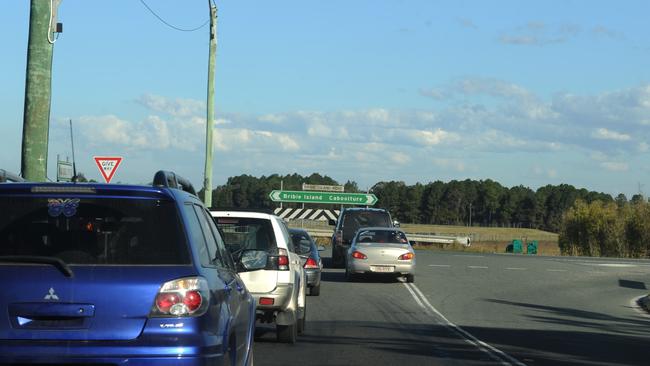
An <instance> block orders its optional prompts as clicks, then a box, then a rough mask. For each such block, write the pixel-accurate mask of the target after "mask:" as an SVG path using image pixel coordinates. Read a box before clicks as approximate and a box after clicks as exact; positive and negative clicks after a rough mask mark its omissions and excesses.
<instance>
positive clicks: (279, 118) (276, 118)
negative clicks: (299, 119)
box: [258, 114, 286, 123]
mask: <svg viewBox="0 0 650 366" xmlns="http://www.w3.org/2000/svg"><path fill="white" fill-rule="evenodd" d="M258 119H259V120H260V121H262V122H270V123H282V122H284V121H285V120H286V117H285V116H283V115H279V114H265V115H263V116H260V117H259V118H258Z"/></svg>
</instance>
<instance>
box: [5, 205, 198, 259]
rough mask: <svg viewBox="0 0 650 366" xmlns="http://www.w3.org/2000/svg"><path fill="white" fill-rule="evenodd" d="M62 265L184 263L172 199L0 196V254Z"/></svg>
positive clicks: (185, 250) (183, 243)
mask: <svg viewBox="0 0 650 366" xmlns="http://www.w3.org/2000/svg"><path fill="white" fill-rule="evenodd" d="M16 255H20V256H46V257H57V258H60V259H61V260H63V261H64V262H66V263H67V264H84V265H148V264H161V265H162V264H173V265H175V264H189V263H190V259H189V258H190V257H189V253H188V248H187V243H186V240H185V238H184V235H183V232H182V230H181V227H180V225H179V217H178V212H177V208H176V206H175V205H174V203H173V202H172V201H161V200H154V199H136V198H128V199H127V198H115V197H109V198H96V197H90V198H88V197H79V198H75V197H69V198H66V197H64V198H61V197H57V198H36V197H33V196H32V197H29V196H13V197H7V196H4V197H2V196H0V256H16Z"/></svg>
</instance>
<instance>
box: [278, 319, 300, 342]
mask: <svg viewBox="0 0 650 366" xmlns="http://www.w3.org/2000/svg"><path fill="white" fill-rule="evenodd" d="M275 334H276V337H277V339H278V341H279V342H282V343H289V344H294V343H296V339H297V338H298V322H295V323H293V324H290V325H279V324H276V325H275Z"/></svg>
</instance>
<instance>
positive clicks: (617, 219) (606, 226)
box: [559, 199, 650, 258]
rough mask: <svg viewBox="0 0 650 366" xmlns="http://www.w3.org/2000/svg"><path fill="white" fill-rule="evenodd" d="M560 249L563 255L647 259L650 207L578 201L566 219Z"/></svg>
mask: <svg viewBox="0 0 650 366" xmlns="http://www.w3.org/2000/svg"><path fill="white" fill-rule="evenodd" d="M559 246H560V249H561V251H562V253H563V254H567V255H587V256H603V257H631V258H640V257H647V256H648V254H650V204H649V203H648V201H647V200H645V199H638V200H632V202H627V201H624V200H622V199H620V200H617V201H616V202H601V201H595V202H591V203H587V202H584V201H582V200H578V201H576V203H575V204H574V205H573V207H571V208H570V209H569V210H568V211H567V212H566V213H565V215H564V220H563V223H562V227H561V230H560V236H559Z"/></svg>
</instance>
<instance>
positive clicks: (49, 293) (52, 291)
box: [44, 287, 59, 300]
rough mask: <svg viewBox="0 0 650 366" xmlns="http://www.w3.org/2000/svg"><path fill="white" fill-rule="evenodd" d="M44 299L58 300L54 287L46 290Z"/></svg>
mask: <svg viewBox="0 0 650 366" xmlns="http://www.w3.org/2000/svg"><path fill="white" fill-rule="evenodd" d="M44 299H45V300H58V299H59V297H58V296H56V293H55V292H54V288H52V287H50V291H48V294H47V295H45V297H44Z"/></svg>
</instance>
